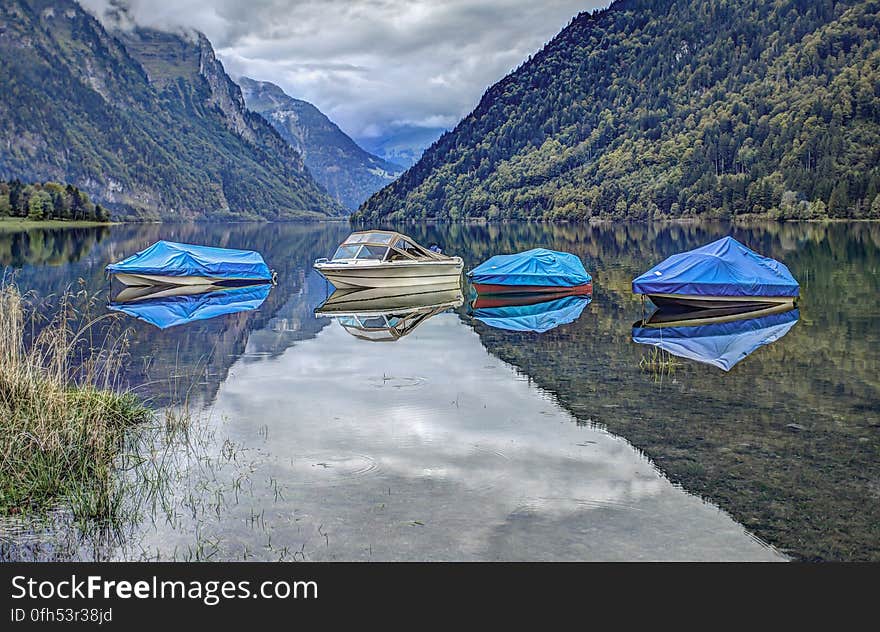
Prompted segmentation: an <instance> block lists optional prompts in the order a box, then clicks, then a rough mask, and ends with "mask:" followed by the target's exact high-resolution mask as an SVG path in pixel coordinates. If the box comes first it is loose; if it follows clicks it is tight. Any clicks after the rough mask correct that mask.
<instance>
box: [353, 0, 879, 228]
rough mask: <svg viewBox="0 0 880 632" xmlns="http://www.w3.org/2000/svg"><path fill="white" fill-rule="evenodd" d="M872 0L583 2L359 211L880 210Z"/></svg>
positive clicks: (804, 214)
mask: <svg viewBox="0 0 880 632" xmlns="http://www.w3.org/2000/svg"><path fill="white" fill-rule="evenodd" d="M878 85H880V3H878V2H877V1H876V0H872V1H847V2H843V1H838V0H775V1H770V0H712V1H710V2H705V1H703V0H650V1H648V0H618V1H617V2H614V3H612V4H611V6H610V7H609V8H608V9H606V10H603V11H597V12H594V13H592V14H587V13H582V14H580V15H578V16H577V17H576V18H574V19H573V20H572V22H571V23H570V24H569V26H568V27H566V28H565V29H563V30H562V32H560V33H559V34H558V35H557V36H556V37H555V38H554V39H553V40H551V41H550V42H549V43H548V44H547V45H546V46H545V47H544V48H543V50H541V51H540V52H538V53H537V54H535V55H534V56H533V57H532V58H530V59H529V60H528V61H526V62H525V63H523V64H522V65H521V66H520V67H519V68H518V69H517V70H515V71H514V72H513V73H511V74H510V75H508V76H507V77H505V78H504V79H502V80H501V81H499V82H498V83H497V84H495V85H494V86H492V87H491V88H489V89H488V90H487V91H486V93H485V94H484V96H483V98H482V99H481V101H480V103H479V105H478V106H477V107H476V109H475V110H474V111H473V112H471V113H470V114H469V115H467V116H466V117H465V118H464V119H463V120H462V121H461V122H460V123H459V124H458V125H457V126H456V128H455V129H454V130H453V131H452V132H451V133H448V134H445V135H444V136H443V137H441V138H440V140H438V141H437V143H436V144H435V145H433V146H432V147H431V148H430V149H428V150H427V151H426V152H425V154H424V156H422V158H421V160H419V162H418V163H417V164H416V165H415V166H413V167H412V168H411V169H410V170H409V171H407V172H406V173H405V174H404V175H403V176H401V177H400V178H399V179H398V180H396V181H395V182H394V183H393V184H391V185H390V186H388V187H386V188H385V189H383V190H382V191H380V192H378V193H377V194H376V195H374V196H373V197H371V198H370V199H369V200H367V202H366V203H364V205H363V206H362V208H361V209H360V211H359V213H358V214H357V215H356V217H360V218H362V219H365V220H377V219H388V218H400V217H407V218H418V217H425V218H440V219H453V220H454V219H463V218H468V217H478V218H487V219H503V218H541V219H557V218H559V219H575V220H582V219H587V218H591V217H598V218H611V219H620V218H637V219H646V218H663V217H667V216H692V215H700V216H721V217H733V216H736V215H741V214H758V215H765V216H770V217H777V218H812V217H824V216H831V217H866V216H872V217H880V197H878V191H880V91H878V89H877V86H878Z"/></svg>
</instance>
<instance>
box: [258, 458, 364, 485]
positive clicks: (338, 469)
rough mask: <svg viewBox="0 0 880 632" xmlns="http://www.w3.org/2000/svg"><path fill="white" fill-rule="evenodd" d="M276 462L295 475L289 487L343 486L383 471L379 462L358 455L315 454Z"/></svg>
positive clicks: (291, 478)
mask: <svg viewBox="0 0 880 632" xmlns="http://www.w3.org/2000/svg"><path fill="white" fill-rule="evenodd" d="M273 460H274V461H276V463H277V464H278V465H282V466H285V467H286V468H288V469H289V470H291V474H292V475H291V476H289V477H288V478H287V479H286V480H285V483H286V484H289V485H318V486H321V485H340V484H342V483H347V482H351V481H354V480H359V479H362V478H366V477H370V476H375V475H377V474H378V473H379V470H380V468H379V464H378V463H377V462H376V459H374V458H373V457H371V456H369V455H366V454H357V453H349V454H339V453H329V452H313V453H308V454H295V455H292V456H291V455H285V456H284V457H280V456H279V457H274V458H273Z"/></svg>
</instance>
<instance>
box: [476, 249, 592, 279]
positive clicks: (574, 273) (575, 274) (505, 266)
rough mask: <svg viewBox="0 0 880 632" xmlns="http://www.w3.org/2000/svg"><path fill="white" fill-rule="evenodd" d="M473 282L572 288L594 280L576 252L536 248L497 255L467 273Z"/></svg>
mask: <svg viewBox="0 0 880 632" xmlns="http://www.w3.org/2000/svg"><path fill="white" fill-rule="evenodd" d="M468 276H469V277H470V279H471V281H472V282H473V283H487V284H492V285H541V286H553V287H573V286H575V285H583V284H584V283H589V282H590V281H591V280H592V279H591V278H590V275H589V274H587V271H586V270H585V269H584V264H583V263H581V260H580V259H579V258H578V257H577V256H576V255H573V254H570V253H567V252H557V251H555V250H547V249H546V248H534V249H532V250H526V251H525V252H520V253H517V254H514V255H495V256H494V257H492V258H491V259H488V260H487V261H484V262H483V263H481V264H480V265H478V266H477V267H476V268H474V269H473V270H471V271H470V272H468Z"/></svg>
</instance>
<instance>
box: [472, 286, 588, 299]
mask: <svg viewBox="0 0 880 632" xmlns="http://www.w3.org/2000/svg"><path fill="white" fill-rule="evenodd" d="M473 285H474V290H476V292H477V294H543V295H545V296H550V295H559V296H574V295H585V294H592V293H593V284H592V283H584V284H582V285H572V286H568V287H566V286H559V285H500V284H492V283H474V284H473Z"/></svg>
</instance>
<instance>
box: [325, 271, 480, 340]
mask: <svg viewBox="0 0 880 632" xmlns="http://www.w3.org/2000/svg"><path fill="white" fill-rule="evenodd" d="M463 303H464V296H463V295H462V293H461V288H460V287H455V288H454V289H450V286H449V285H445V286H444V285H440V286H435V287H432V286H418V287H409V288H407V287H397V288H369V289H363V290H336V291H335V292H333V294H331V295H330V297H329V298H328V299H327V300H326V301H324V303H322V304H321V305H320V306H318V308H317V309H315V315H316V316H329V317H331V318H334V319H336V321H337V322H338V323H339V324H340V325H342V328H343V329H345V331H347V332H348V333H349V334H351V335H352V336H354V337H355V338H360V339H361V340H368V341H370V342H394V341H396V340H399V339H400V338H402V337H404V336H406V335H408V334H410V333H411V332H412V331H413V330H414V329H415V328H416V327H418V326H419V325H421V324H422V323H423V322H425V321H426V320H428V319H429V318H431V317H433V316H436V315H437V314H439V313H441V312H445V311H446V310H448V309H455V308H457V307H461V305H462V304H463Z"/></svg>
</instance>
